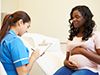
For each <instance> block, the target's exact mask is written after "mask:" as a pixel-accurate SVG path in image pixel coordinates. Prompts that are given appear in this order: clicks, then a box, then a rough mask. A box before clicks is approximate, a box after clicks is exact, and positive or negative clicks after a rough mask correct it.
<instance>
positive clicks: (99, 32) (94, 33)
mask: <svg viewBox="0 0 100 75" xmlns="http://www.w3.org/2000/svg"><path fill="white" fill-rule="evenodd" d="M92 34H93V35H100V31H97V30H93V33H92Z"/></svg>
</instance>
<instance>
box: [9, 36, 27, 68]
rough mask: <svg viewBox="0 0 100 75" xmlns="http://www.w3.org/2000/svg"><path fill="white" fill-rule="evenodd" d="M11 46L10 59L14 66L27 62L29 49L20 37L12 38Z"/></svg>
mask: <svg viewBox="0 0 100 75" xmlns="http://www.w3.org/2000/svg"><path fill="white" fill-rule="evenodd" d="M11 46H12V48H11V56H12V61H13V63H14V65H15V67H19V66H22V65H25V64H28V63H29V51H28V48H26V47H25V45H24V44H23V42H22V40H21V39H20V38H16V39H14V41H13V43H12V45H11Z"/></svg>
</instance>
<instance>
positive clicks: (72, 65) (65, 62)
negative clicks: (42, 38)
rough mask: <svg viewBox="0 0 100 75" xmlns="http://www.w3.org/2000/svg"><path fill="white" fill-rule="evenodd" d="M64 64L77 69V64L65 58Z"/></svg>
mask: <svg viewBox="0 0 100 75" xmlns="http://www.w3.org/2000/svg"><path fill="white" fill-rule="evenodd" d="M64 66H66V67H68V68H70V69H72V70H77V69H78V66H76V65H75V64H74V63H73V62H71V61H69V60H67V59H65V61H64Z"/></svg>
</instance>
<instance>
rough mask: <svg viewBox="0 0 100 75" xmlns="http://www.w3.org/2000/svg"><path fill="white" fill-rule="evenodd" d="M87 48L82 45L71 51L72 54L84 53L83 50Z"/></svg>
mask: <svg viewBox="0 0 100 75" xmlns="http://www.w3.org/2000/svg"><path fill="white" fill-rule="evenodd" d="M85 50H86V49H85V48H83V47H81V46H78V47H75V48H74V49H73V50H72V51H71V55H74V54H82V52H83V51H85Z"/></svg>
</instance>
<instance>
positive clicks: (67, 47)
mask: <svg viewBox="0 0 100 75" xmlns="http://www.w3.org/2000/svg"><path fill="white" fill-rule="evenodd" d="M66 52H70V49H69V40H68V41H67V45H66Z"/></svg>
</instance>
